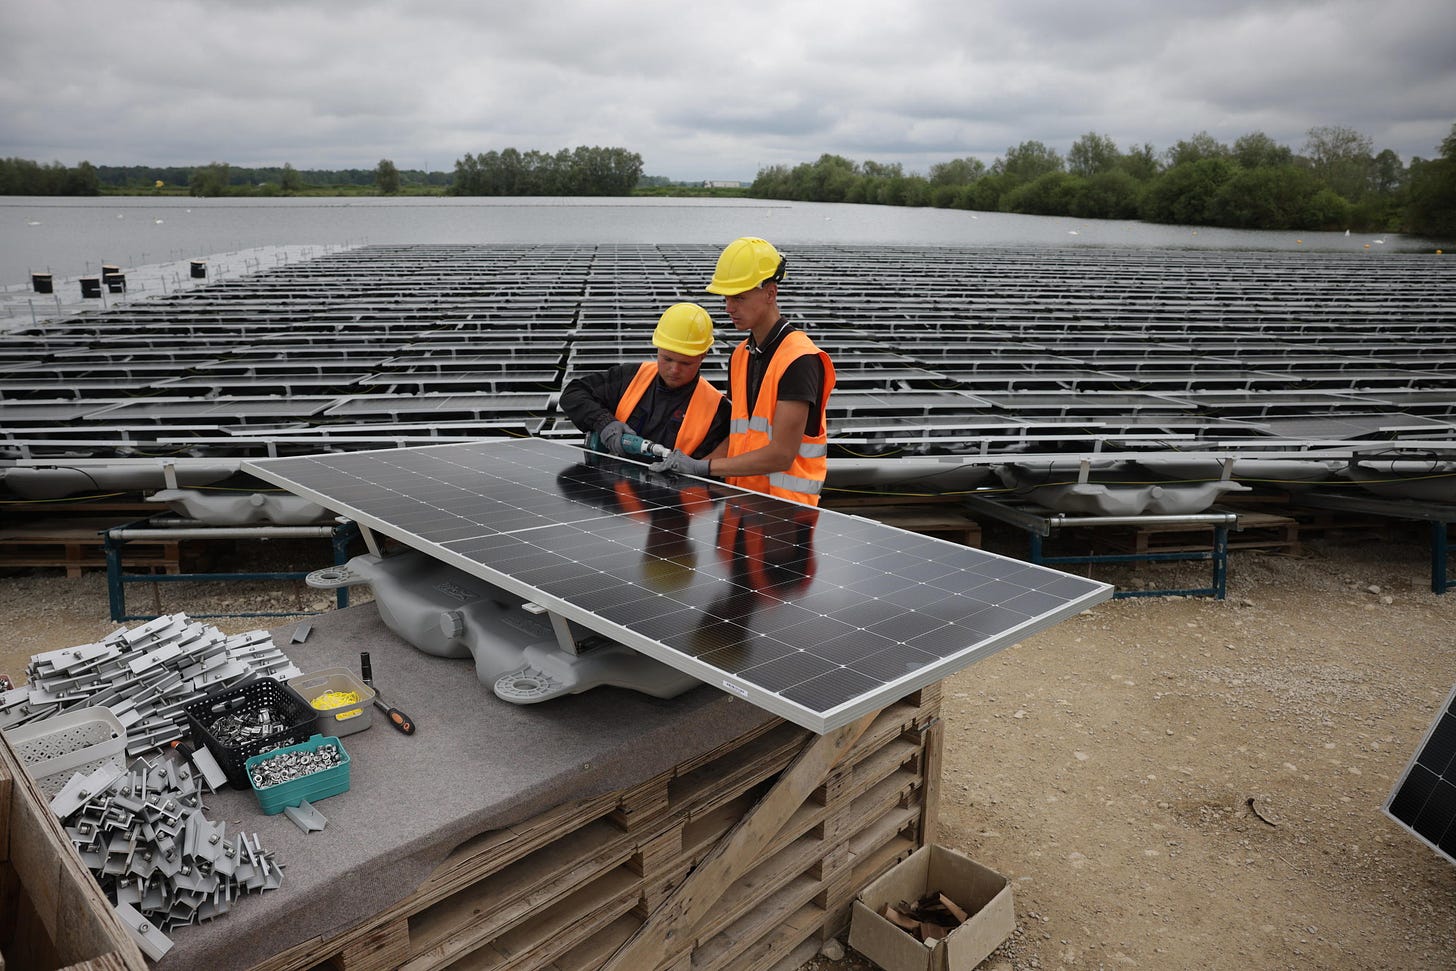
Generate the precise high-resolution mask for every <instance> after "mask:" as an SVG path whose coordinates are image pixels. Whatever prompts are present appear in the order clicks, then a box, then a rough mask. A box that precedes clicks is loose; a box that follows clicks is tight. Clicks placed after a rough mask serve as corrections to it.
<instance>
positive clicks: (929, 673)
mask: <svg viewBox="0 0 1456 971" xmlns="http://www.w3.org/2000/svg"><path fill="white" fill-rule="evenodd" d="M244 468H245V469H246V470H247V471H249V472H251V473H253V474H254V475H257V476H259V477H260V478H263V479H265V480H267V481H269V482H272V483H274V484H276V485H278V486H281V487H283V488H285V489H288V490H290V491H292V492H294V493H297V494H299V495H301V496H305V497H307V498H311V499H313V500H314V501H316V502H318V503H320V504H321V505H323V506H325V507H327V508H329V509H333V510H335V511H337V512H339V513H341V514H344V515H347V516H349V517H351V518H352V519H354V520H355V521H356V522H358V523H359V524H360V525H362V526H365V527H367V528H369V529H372V530H375V531H377V532H379V533H382V534H384V535H386V536H390V537H392V538H394V539H396V540H398V541H400V542H402V543H404V544H405V545H407V546H410V547H412V548H414V549H418V550H420V551H422V552H424V553H427V554H429V555H431V556H434V557H435V558H437V559H440V560H442V561H443V562H445V563H448V564H450V565H452V566H455V567H457V568H459V569H462V570H465V571H466V572H468V573H470V574H472V575H474V576H477V577H479V578H481V579H483V580H486V581H488V582H490V583H493V584H495V585H497V586H499V587H501V588H502V589H504V590H507V591H510V592H512V593H515V594H517V595H518V596H521V597H523V598H525V599H526V600H529V601H532V602H534V603H536V604H538V605H539V606H541V607H543V608H545V609H546V610H548V611H552V612H555V613H557V614H558V615H560V616H562V617H564V618H566V619H568V620H571V621H574V622H576V623H578V624H580V625H581V626H583V627H585V628H587V629H589V630H592V631H594V632H596V633H598V634H601V635H603V636H605V637H607V638H609V639H611V640H613V641H617V642H619V643H621V644H625V645H627V646H628V647H631V648H634V649H636V650H638V651H640V652H641V653H643V654H646V655H647V656H649V657H652V658H654V659H656V660H658V661H661V662H663V663H665V664H667V665H669V666H672V667H674V668H677V669H678V670H680V671H683V672H684V673H687V674H690V675H692V676H694V677H696V678H699V679H700V680H702V681H704V682H706V683H708V684H711V685H715V686H717V687H719V688H722V689H723V690H726V691H729V692H731V693H733V694H736V695H738V696H739V697H742V698H744V699H746V700H748V701H750V702H751V703H753V704H756V705H759V706H760V707H763V708H765V709H767V710H769V711H771V712H773V713H775V714H778V715H780V716H782V717H784V718H787V719H789V720H790V721H793V722H795V723H797V724H799V725H803V726H804V727H806V728H809V729H811V730H813V731H816V732H821V733H822V732H827V731H830V730H832V729H834V728H837V727H839V726H840V725H843V724H846V723H848V722H850V721H852V720H854V719H855V718H857V717H859V716H861V715H863V714H866V713H868V712H871V711H874V710H876V709H878V708H881V707H883V706H885V705H887V704H889V703H891V702H893V701H895V700H896V699H898V698H900V697H903V696H904V695H906V694H908V693H909V692H911V691H913V690H915V689H916V688H919V687H922V686H924V685H926V684H929V683H931V682H933V681H937V680H939V679H941V678H943V677H945V676H947V675H948V674H951V673H952V672H954V671H956V670H959V669H960V668H963V667H965V666H967V665H968V664H970V663H971V662H973V661H976V660H979V659H980V658H982V657H985V656H986V655H988V654H990V653H992V652H994V651H996V650H999V649H1000V648H1002V647H1005V646H1007V645H1009V644H1012V643H1014V642H1015V641H1017V640H1020V639H1021V638H1024V637H1026V636H1028V635H1030V634H1032V633H1034V632H1036V631H1038V630H1042V629H1044V628H1046V627H1049V626H1051V625H1052V624H1054V623H1056V622H1057V621H1059V620H1062V619H1064V618H1066V617H1068V616H1071V615H1073V614H1075V613H1077V612H1078V611H1081V610H1083V609H1085V608H1086V607H1089V606H1091V605H1093V604H1095V603H1098V602H1100V601H1102V600H1106V599H1107V598H1109V597H1110V596H1111V595H1112V588H1111V587H1110V586H1108V585H1107V584H1104V583H1099V582H1097V581H1093V580H1089V579H1085V578H1082V577H1076V576H1071V575H1068V574H1064V573H1060V572H1058V571H1056V570H1051V569H1048V568H1045V567H1042V566H1037V565H1034V564H1030V563H1024V562H1021V561H1019V560H1013V559H1008V558H1005V557H1002V556H998V555H996V554H993V553H988V552H985V551H982V550H978V549H974V548H971V547H965V546H960V545H958V544H955V543H950V542H946V541H944V540H939V539H934V538H931V537H927V536H922V535H920V534H917V533H911V532H907V531H905V530H901V529H897V528H895V527H892V526H886V525H882V524H880V523H877V522H874V521H872V520H868V519H864V518H861V517H857V516H851V515H847V514H843V513H838V512H834V511H832V510H826V509H815V508H811V507H808V506H802V505H799V504H797V503H792V502H786V501H783V500H780V499H776V498H773V497H770V496H766V495H761V494H759V493H754V492H746V491H743V490H740V489H736V488H733V487H730V486H727V485H725V484H722V483H718V482H712V481H707V480H701V479H696V478H692V477H684V476H669V475H660V474H657V473H653V472H651V471H649V470H647V469H646V468H645V467H644V466H641V465H638V464H636V463H632V462H627V461H624V460H620V459H616V458H614V457H611V456H605V455H600V454H598V453H595V452H590V451H587V450H585V449H583V448H580V447H578V446H575V445H569V444H565V443H562V442H555V441H546V440H542V439H527V440H518V441H506V442H501V441H487V442H472V443H466V444H451V445H439V446H427V447H418V448H406V449H388V450H382V451H369V452H353V453H346V454H328V455H317V456H298V457H290V458H279V459H262V460H257V461H252V462H247V463H245V464H244Z"/></svg>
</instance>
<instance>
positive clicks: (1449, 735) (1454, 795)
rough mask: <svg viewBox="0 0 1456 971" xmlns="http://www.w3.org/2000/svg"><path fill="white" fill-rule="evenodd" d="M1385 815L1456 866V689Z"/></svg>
mask: <svg viewBox="0 0 1456 971" xmlns="http://www.w3.org/2000/svg"><path fill="white" fill-rule="evenodd" d="M1385 813H1386V815H1387V816H1389V817H1390V818H1391V819H1393V820H1395V821H1396V822H1397V823H1399V824H1400V825H1401V826H1404V827H1405V828H1406V829H1408V830H1410V831H1411V832H1412V833H1414V834H1415V835H1416V837H1417V838H1418V839H1420V840H1421V842H1423V843H1425V844H1426V845H1427V846H1429V847H1430V848H1431V849H1433V850H1435V851H1436V852H1437V853H1440V854H1441V855H1442V856H1444V857H1445V858H1446V859H1448V860H1450V861H1451V862H1452V863H1456V687H1453V688H1452V689H1451V693H1450V694H1449V695H1447V696H1446V703H1445V704H1444V705H1442V706H1441V710H1440V711H1439V712H1438V713H1437V714H1436V720H1435V721H1434V722H1432V723H1431V728H1430V730H1429V731H1427V732H1426V737H1425V740H1424V741H1422V742H1421V746H1420V748H1418V749H1417V750H1416V754H1415V756H1414V757H1413V758H1412V759H1411V761H1410V765H1408V766H1406V770H1405V774H1403V775H1402V776H1401V777H1400V781H1399V782H1397V783H1396V784H1395V789H1394V790H1392V791H1391V793H1390V798H1389V799H1388V800H1387V801H1386V803H1385Z"/></svg>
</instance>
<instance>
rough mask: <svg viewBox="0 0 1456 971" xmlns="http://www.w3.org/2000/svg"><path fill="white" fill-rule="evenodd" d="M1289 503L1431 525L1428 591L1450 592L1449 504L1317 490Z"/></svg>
mask: <svg viewBox="0 0 1456 971" xmlns="http://www.w3.org/2000/svg"><path fill="white" fill-rule="evenodd" d="M1289 501H1290V503H1291V504H1292V505H1298V506H1311V507H1313V508H1315V509H1331V510H1334V511H1336V512H1358V513H1365V514H1367V515H1371V516H1385V517H1388V518H1390V519H1404V520H1409V521H1413V522H1414V521H1420V520H1425V521H1426V522H1428V523H1430V524H1431V525H1430V536H1431V592H1432V593H1434V594H1436V595H1437V596H1440V595H1441V594H1443V593H1445V592H1446V591H1447V590H1449V589H1451V583H1450V580H1449V579H1448V573H1449V570H1450V563H1451V559H1450V557H1451V545H1450V540H1449V539H1448V538H1447V532H1448V530H1449V529H1450V528H1451V524H1452V523H1456V505H1453V504H1452V503H1449V502H1424V501H1421V500H1418V499H1389V498H1386V499H1382V498H1379V497H1377V496H1373V495H1368V496H1367V495H1348V494H1344V493H1331V492H1320V491H1310V492H1304V493H1296V494H1294V495H1292V496H1290V499H1289Z"/></svg>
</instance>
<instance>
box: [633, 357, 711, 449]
mask: <svg viewBox="0 0 1456 971" xmlns="http://www.w3.org/2000/svg"><path fill="white" fill-rule="evenodd" d="M656 377H657V362H656V361H643V362H642V363H641V364H640V365H638V367H637V373H636V375H634V376H633V378H632V383H631V384H629V385H627V390H626V391H624V392H622V400H621V401H618V402H617V412H616V418H617V421H623V422H624V421H626V420H627V419H629V418H631V417H632V412H633V411H634V410H635V409H636V408H637V403H638V402H639V401H641V400H642V396H643V395H645V394H646V393H647V389H648V388H649V387H651V385H652V382H653V380H654V379H655V378H656ZM722 400H723V393H722V392H721V391H719V390H718V389H717V388H715V387H713V386H712V385H711V384H709V383H708V381H707V379H706V378H704V377H703V376H702V375H701V374H700V375H698V384H697V387H695V388H693V396H692V398H690V399H689V400H688V407H687V410H686V411H685V412H684V413H683V420H682V424H681V425H679V426H678V429H677V438H676V440H675V441H671V442H658V443H657V444H659V445H666V446H667V447H668V448H676V449H680V450H682V451H684V452H686V453H687V454H689V455H692V454H693V451H694V450H695V449H696V448H697V447H698V446H699V445H701V444H703V439H705V438H707V437H708V430H709V429H710V428H712V427H713V419H714V418H715V417H717V415H718V402H719V401H722Z"/></svg>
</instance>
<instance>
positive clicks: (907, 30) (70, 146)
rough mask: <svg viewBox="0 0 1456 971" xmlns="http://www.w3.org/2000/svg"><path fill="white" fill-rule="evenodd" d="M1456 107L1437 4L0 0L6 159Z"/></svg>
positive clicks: (1175, 129) (1139, 123)
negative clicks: (125, 0) (104, 0)
mask: <svg viewBox="0 0 1456 971" xmlns="http://www.w3.org/2000/svg"><path fill="white" fill-rule="evenodd" d="M1453 122H1456V2H1452V0H1382V2H1378V3H1372V2H1369V0H1207V2H1198V0H1095V2H1085V0H1062V2H1053V0H901V2H895V0H888V2H886V0H833V2H829V0H814V2H809V0H777V2H769V0H736V2H733V3H703V4H698V3H691V4H690V3H686V2H677V3H667V2H659V0H632V2H625V0H556V2H553V0H535V2H532V0H516V2H511V3H500V2H496V0H408V2H406V0H150V2H148V3H145V4H142V3H115V2H110V3H101V2H94V0H43V2H35V0H0V157H5V156H10V157H19V158H26V159H33V160H35V161H38V162H43V163H48V162H61V163H63V164H65V165H74V164H76V163H77V162H80V161H81V160H83V159H84V160H88V161H90V162H92V163H94V164H97V165H146V164H157V165H192V164H202V163H207V162H211V161H219V162H229V163H231V164H233V165H240V166H256V165H282V164H283V163H285V162H289V163H292V164H293V165H294V166H295V167H296V168H299V169H315V168H326V169H339V168H373V167H374V166H375V164H376V163H378V161H379V160H380V159H382V158H388V159H390V160H392V161H393V162H394V163H395V164H396V165H397V166H398V167H399V168H401V169H415V168H419V169H423V168H429V169H432V170H441V169H443V170H449V169H452V168H453V167H454V164H455V161H456V159H458V158H460V157H461V155H463V154H465V153H467V152H470V153H477V152H485V151H490V150H492V149H495V150H499V149H503V148H510V147H514V148H518V149H520V150H522V151H527V150H531V149H536V150H540V151H545V152H551V153H554V152H556V151H558V150H559V149H562V148H574V147H576V146H578V145H601V146H619V147H622V148H626V149H628V150H630V151H634V152H637V153H638V154H640V155H641V156H642V159H643V169H644V171H645V173H646V174H648V175H661V176H667V177H669V178H671V179H675V180H683V181H689V180H698V179H742V180H750V179H752V178H753V176H754V175H755V174H756V173H757V172H758V170H759V169H761V168H763V167H765V166H768V165H776V164H784V165H790V166H792V165H795V164H798V163H800V162H812V161H814V160H815V159H817V158H818V157H819V156H820V155H821V154H823V153H825V152H830V153H835V154H838V155H843V156H845V157H847V158H849V159H851V160H853V161H856V162H863V161H865V160H874V161H876V162H883V163H894V162H898V163H900V164H902V165H903V166H904V169H905V171H906V172H907V173H919V174H922V175H924V174H928V173H929V171H930V166H931V165H933V164H935V163H936V162H942V161H946V160H949V159H954V158H961V157H966V156H974V157H977V158H979V159H981V160H982V161H984V162H986V163H987V164H990V163H991V162H993V161H994V160H995V159H996V158H997V157H999V156H1001V155H1004V154H1005V152H1006V150H1007V148H1008V147H1010V146H1014V145H1018V144H1020V143H1021V142H1024V141H1029V140H1037V141H1041V142H1043V143H1045V144H1046V145H1049V146H1050V147H1052V148H1054V149H1056V150H1057V151H1059V152H1061V153H1063V154H1065V153H1066V151H1067V149H1068V148H1069V147H1070V146H1071V144H1072V142H1073V141H1075V140H1076V139H1077V138H1078V137H1079V136H1080V135H1083V134H1085V133H1087V132H1097V133H1098V134H1101V135H1106V136H1108V137H1110V138H1112V139H1113V141H1114V142H1116V143H1117V145H1118V147H1119V148H1121V149H1124V150H1126V149H1128V148H1130V147H1133V146H1136V145H1141V144H1143V143H1151V144H1152V145H1153V146H1154V148H1156V149H1157V150H1159V151H1162V150H1164V149H1167V148H1168V147H1170V146H1171V145H1172V144H1173V143H1175V142H1177V141H1178V140H1180V139H1186V138H1189V137H1191V136H1192V135H1194V134H1196V133H1197V132H1200V131H1207V132H1209V133H1210V134H1212V135H1213V136H1215V137H1216V138H1218V139H1219V140H1220V141H1222V142H1224V143H1226V144H1231V143H1232V142H1233V141H1234V140H1235V139H1236V138H1238V137H1239V136H1240V135H1243V134H1247V133H1249V132H1253V131H1262V132H1264V133H1265V134H1267V135H1269V136H1270V137H1271V138H1273V139H1274V140H1275V141H1276V142H1279V143H1281V144H1283V145H1287V146H1288V147H1290V148H1292V149H1294V150H1295V151H1296V152H1297V151H1299V150H1300V148H1301V147H1302V146H1303V145H1304V142H1305V139H1306V136H1307V133H1308V131H1309V129H1310V128H1312V127H1316V126H1342V127H1347V128H1352V129H1354V130H1356V131H1358V132H1360V133H1361V134H1363V135H1366V136H1368V137H1369V138H1370V139H1372V140H1373V142H1374V146H1375V150H1376V151H1377V152H1378V151H1380V150H1381V149H1385V148H1389V149H1393V150H1394V151H1395V152H1397V153H1398V154H1399V155H1400V156H1401V157H1402V159H1405V160H1409V158H1410V157H1411V156H1412V155H1419V156H1421V157H1424V158H1432V157H1435V156H1437V155H1439V154H1440V152H1439V148H1438V146H1439V145H1440V143H1441V140H1442V139H1443V138H1445V137H1446V135H1447V134H1449V133H1450V132H1451V128H1452V124H1453Z"/></svg>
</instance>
